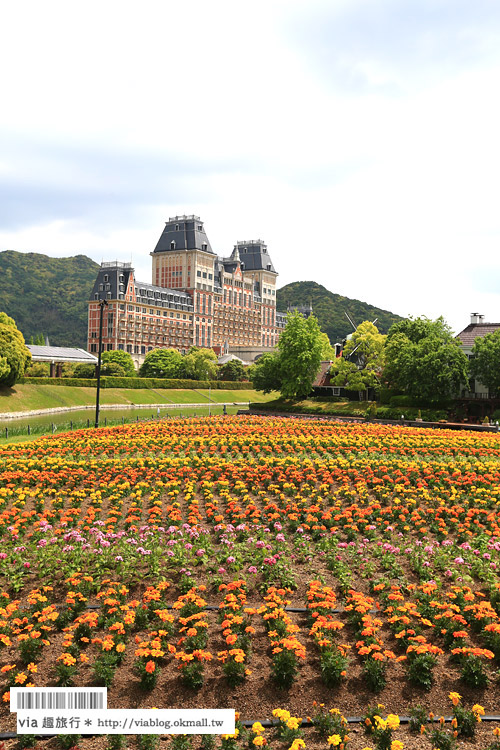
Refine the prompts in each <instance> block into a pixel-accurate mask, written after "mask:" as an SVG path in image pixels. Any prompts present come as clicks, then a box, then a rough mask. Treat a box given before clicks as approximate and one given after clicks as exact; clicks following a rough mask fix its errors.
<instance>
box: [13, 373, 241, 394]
mask: <svg viewBox="0 0 500 750" xmlns="http://www.w3.org/2000/svg"><path fill="white" fill-rule="evenodd" d="M17 382H18V383H21V384H31V385H76V386H79V387H80V388H82V387H86V388H96V387H97V380H95V378H20V379H19V380H18V381H17ZM101 388H134V389H138V388H146V389H151V388H182V389H188V390H196V389H199V388H212V390H224V391H246V390H248V389H251V388H252V384H251V383H243V382H241V381H238V380H181V379H180V378H176V379H173V378H172V379H167V378H119V377H114V376H112V375H103V377H102V378H101Z"/></svg>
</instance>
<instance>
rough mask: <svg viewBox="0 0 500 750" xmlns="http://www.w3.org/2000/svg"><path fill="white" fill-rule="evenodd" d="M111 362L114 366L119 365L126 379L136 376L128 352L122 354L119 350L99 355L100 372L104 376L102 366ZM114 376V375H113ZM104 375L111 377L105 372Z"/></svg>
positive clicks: (132, 361) (109, 373)
mask: <svg viewBox="0 0 500 750" xmlns="http://www.w3.org/2000/svg"><path fill="white" fill-rule="evenodd" d="M111 362H113V363H114V364H116V365H119V366H120V367H121V368H122V370H123V374H124V375H125V377H127V378H133V377H135V375H136V372H135V367H134V360H133V359H132V357H131V355H130V354H129V353H128V352H123V351H121V349H113V350H112V351H110V352H103V353H102V354H101V372H102V374H104V365H107V364H110V363H111ZM113 374H115V373H113ZM106 375H111V372H106Z"/></svg>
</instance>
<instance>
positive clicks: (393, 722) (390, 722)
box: [386, 714, 399, 729]
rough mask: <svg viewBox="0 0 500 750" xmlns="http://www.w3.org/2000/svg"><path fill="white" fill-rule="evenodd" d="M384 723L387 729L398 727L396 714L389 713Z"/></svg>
mask: <svg viewBox="0 0 500 750" xmlns="http://www.w3.org/2000/svg"><path fill="white" fill-rule="evenodd" d="M386 723H387V726H388V727H389V729H397V728H398V727H399V716H398V715H397V714H389V716H388V717H387V719H386Z"/></svg>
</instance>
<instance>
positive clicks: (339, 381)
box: [330, 320, 386, 391]
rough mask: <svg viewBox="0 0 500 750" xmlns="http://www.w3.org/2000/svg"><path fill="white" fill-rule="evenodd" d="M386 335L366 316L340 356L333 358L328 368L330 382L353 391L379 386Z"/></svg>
mask: <svg viewBox="0 0 500 750" xmlns="http://www.w3.org/2000/svg"><path fill="white" fill-rule="evenodd" d="M385 340H386V337H385V336H383V335H382V334H381V333H379V331H378V328H377V327H376V326H375V325H374V324H373V323H370V322H369V321H368V320H365V321H364V323H361V325H359V326H358V327H357V328H356V330H355V332H354V333H353V334H352V336H351V338H350V339H349V340H348V341H347V343H346V345H345V347H344V351H343V356H342V357H339V358H338V359H335V360H334V361H333V364H332V366H331V368H330V380H331V382H332V383H333V385H339V386H343V387H344V388H348V389H349V390H353V391H364V390H366V389H368V388H378V387H379V386H380V382H381V376H382V371H383V368H384V361H385V356H384V354H385V352H384V345H385Z"/></svg>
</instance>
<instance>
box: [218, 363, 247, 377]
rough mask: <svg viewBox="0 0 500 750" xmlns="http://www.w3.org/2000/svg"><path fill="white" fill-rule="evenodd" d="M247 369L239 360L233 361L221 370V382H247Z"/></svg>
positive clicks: (221, 367) (222, 366)
mask: <svg viewBox="0 0 500 750" xmlns="http://www.w3.org/2000/svg"><path fill="white" fill-rule="evenodd" d="M245 375H246V373H245V367H244V365H243V362H240V360H239V359H231V360H230V361H229V362H226V364H224V365H221V366H220V368H219V380H245Z"/></svg>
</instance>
